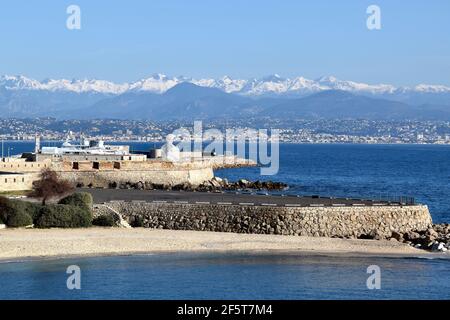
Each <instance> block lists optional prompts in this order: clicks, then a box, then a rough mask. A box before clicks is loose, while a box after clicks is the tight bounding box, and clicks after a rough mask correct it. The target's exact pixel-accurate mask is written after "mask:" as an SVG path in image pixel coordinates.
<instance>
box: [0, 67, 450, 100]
mask: <svg viewBox="0 0 450 320" xmlns="http://www.w3.org/2000/svg"><path fill="white" fill-rule="evenodd" d="M183 82H188V83H192V84H195V85H197V86H201V87H208V88H216V89H220V90H222V91H224V92H227V93H235V94H240V95H245V96H284V95H288V96H289V95H290V96H302V95H306V94H312V93H317V92H321V91H325V90H342V91H347V92H351V93H355V94H371V95H385V94H402V93H421V94H423V93H429V94H450V87H447V86H444V85H429V84H419V85H417V86H414V87H395V86H392V85H389V84H374V85H373V84H366V83H359V82H354V81H346V80H340V79H338V78H336V77H334V76H325V77H321V78H318V79H316V80H310V79H306V78H304V77H301V76H300V77H294V78H283V77H281V76H280V75H278V74H273V75H268V76H265V77H262V78H259V79H249V80H247V79H234V78H232V77H229V76H224V77H222V78H218V79H213V78H202V79H193V78H187V77H184V76H179V77H170V76H167V75H165V74H162V73H157V74H153V75H151V76H150V77H148V78H144V79H141V80H138V81H135V82H131V83H119V84H117V83H114V82H110V81H106V80H97V79H83V80H77V79H73V80H67V79H59V80H55V79H46V80H43V81H37V80H34V79H31V78H27V77H25V76H22V75H18V76H9V75H4V76H0V89H3V90H15V91H17V90H41V91H51V92H75V93H102V94H113V95H119V94H122V93H126V92H141V91H143V92H152V93H156V94H162V93H164V92H166V91H168V90H169V89H171V88H173V87H175V86H176V85H178V84H180V83H183Z"/></svg>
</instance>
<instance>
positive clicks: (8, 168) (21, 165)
mask: <svg viewBox="0 0 450 320" xmlns="http://www.w3.org/2000/svg"><path fill="white" fill-rule="evenodd" d="M50 166H51V161H49V160H47V161H39V162H26V161H9V162H0V172H13V173H26V172H40V171H41V170H42V169H44V168H47V167H50Z"/></svg>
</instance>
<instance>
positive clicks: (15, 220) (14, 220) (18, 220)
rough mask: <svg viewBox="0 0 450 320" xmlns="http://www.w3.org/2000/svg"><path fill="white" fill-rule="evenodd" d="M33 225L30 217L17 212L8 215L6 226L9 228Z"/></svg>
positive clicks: (24, 213) (22, 212)
mask: <svg viewBox="0 0 450 320" xmlns="http://www.w3.org/2000/svg"><path fill="white" fill-rule="evenodd" d="M32 224H33V219H32V218H31V216H30V215H29V214H28V213H26V212H24V211H17V212H15V213H12V214H9V215H8V220H7V221H6V225H7V226H8V227H11V228H18V227H26V226H29V225H32Z"/></svg>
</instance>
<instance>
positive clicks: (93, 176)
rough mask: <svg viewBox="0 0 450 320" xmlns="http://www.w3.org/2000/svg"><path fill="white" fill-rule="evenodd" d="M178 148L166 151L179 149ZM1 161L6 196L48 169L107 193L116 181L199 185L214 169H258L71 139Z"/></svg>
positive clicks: (222, 159) (235, 161) (0, 184)
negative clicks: (104, 190) (141, 151)
mask: <svg viewBox="0 0 450 320" xmlns="http://www.w3.org/2000/svg"><path fill="white" fill-rule="evenodd" d="M173 147H174V146H173V145H170V146H169V147H168V148H165V150H176V149H173ZM175 148H176V147H175ZM163 149H164V147H163ZM0 159H1V160H0V192H5V191H23V190H30V189H31V188H32V183H33V181H36V180H37V179H39V174H40V172H41V171H42V169H45V168H50V169H52V170H54V171H56V172H57V173H58V175H59V176H60V178H62V179H67V180H69V181H71V182H72V183H73V184H74V185H83V186H92V187H103V188H104V187H108V186H109V185H110V184H111V183H114V182H115V183H117V184H120V183H127V182H129V183H138V182H151V183H153V184H161V185H178V184H185V183H188V184H192V185H198V184H201V183H203V182H204V181H207V180H210V179H212V178H213V177H214V172H213V170H214V169H217V168H222V167H233V166H250V165H255V164H254V163H253V162H251V161H249V160H245V159H239V158H237V157H236V156H232V155H227V156H212V155H204V154H202V152H179V151H178V152H176V159H174V154H173V153H169V154H168V153H167V151H166V152H161V150H159V149H157V150H152V151H149V152H144V153H131V152H130V150H129V146H127V145H107V144H105V143H104V142H103V141H101V140H100V141H91V140H87V139H84V138H82V139H81V141H80V143H79V144H73V143H71V142H70V141H69V140H66V141H65V142H64V143H63V144H62V146H61V147H42V148H41V146H40V139H39V138H38V137H37V138H36V146H35V150H34V152H29V153H23V154H21V155H18V156H14V157H8V158H0ZM175 160H176V161H175Z"/></svg>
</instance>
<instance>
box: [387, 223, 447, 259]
mask: <svg viewBox="0 0 450 320" xmlns="http://www.w3.org/2000/svg"><path fill="white" fill-rule="evenodd" d="M387 239H392V240H396V241H400V242H404V243H407V244H409V245H411V246H413V247H415V248H419V249H425V250H428V251H432V252H448V253H450V225H449V224H448V223H443V224H433V225H432V226H431V227H430V228H428V229H426V230H422V231H419V230H414V231H409V232H406V233H399V232H392V234H391V236H390V237H388V238H387Z"/></svg>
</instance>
